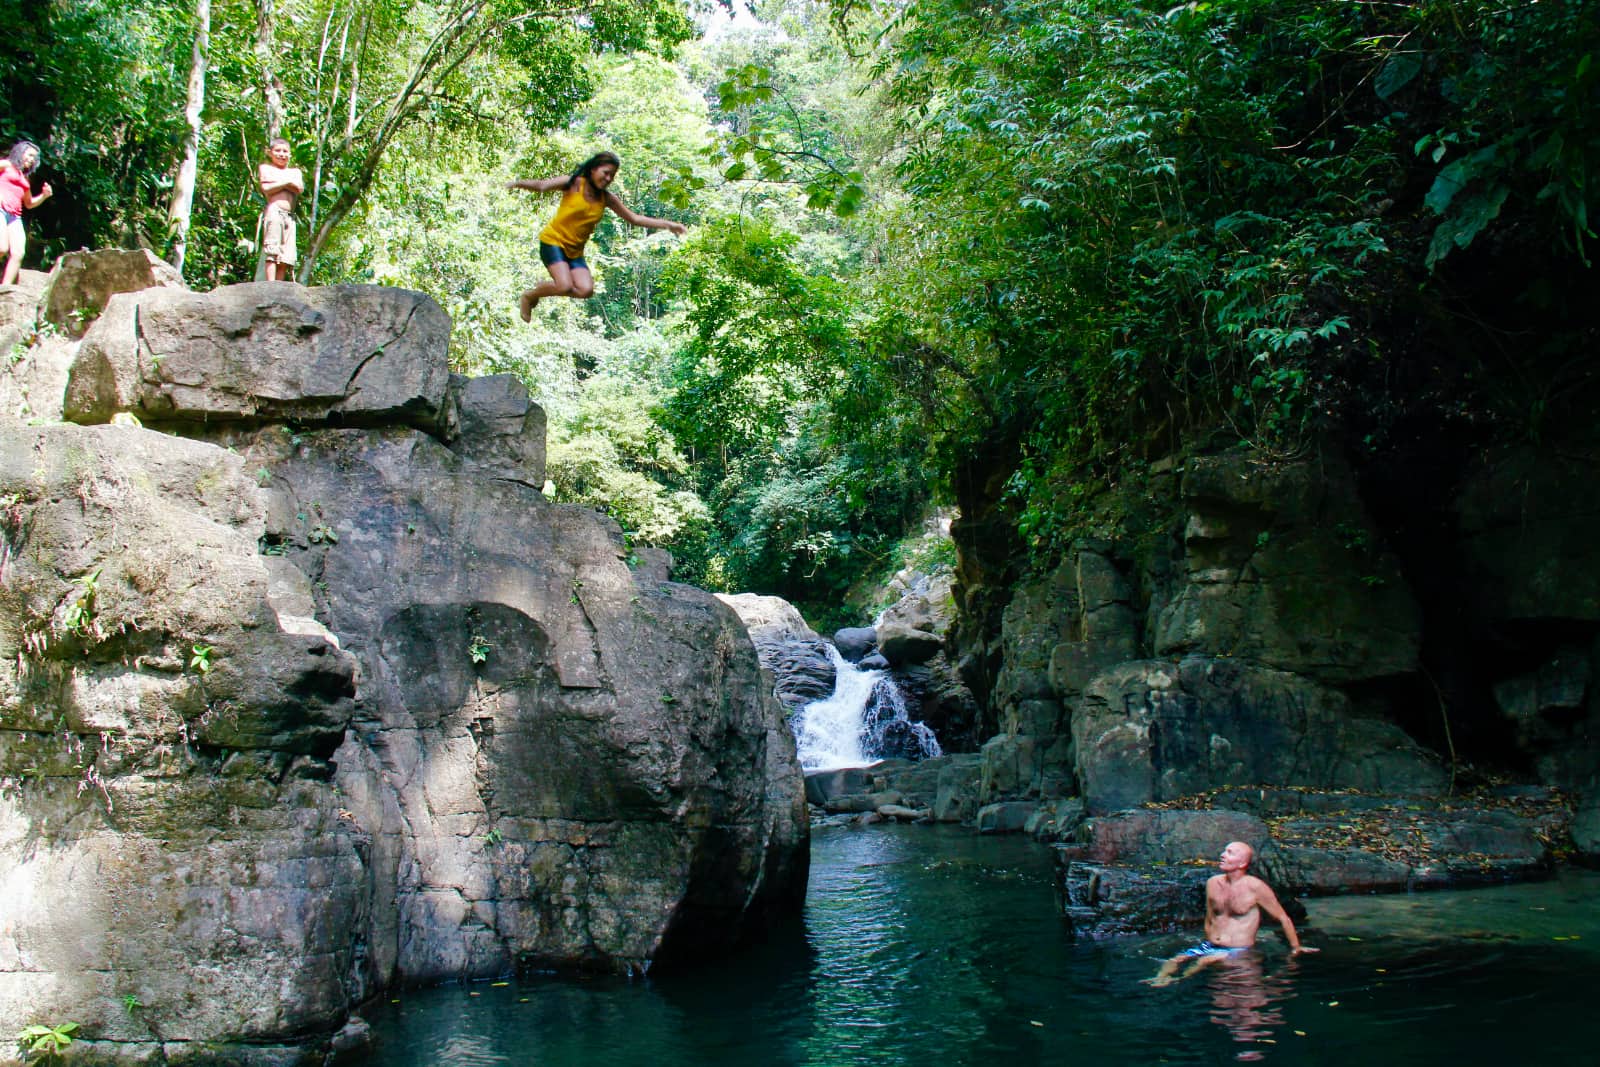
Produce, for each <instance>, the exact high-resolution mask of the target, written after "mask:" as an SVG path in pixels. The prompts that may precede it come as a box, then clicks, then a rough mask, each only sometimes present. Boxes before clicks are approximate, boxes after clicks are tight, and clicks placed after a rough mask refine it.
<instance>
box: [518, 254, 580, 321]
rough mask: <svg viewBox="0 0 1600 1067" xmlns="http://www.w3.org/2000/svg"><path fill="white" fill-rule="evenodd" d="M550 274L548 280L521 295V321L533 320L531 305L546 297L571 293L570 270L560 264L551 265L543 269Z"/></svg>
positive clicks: (565, 265)
mask: <svg viewBox="0 0 1600 1067" xmlns="http://www.w3.org/2000/svg"><path fill="white" fill-rule="evenodd" d="M545 270H547V271H549V272H550V280H549V281H547V282H540V283H539V284H538V285H536V286H534V287H533V288H532V289H529V290H527V291H526V292H524V293H523V294H522V301H521V308H522V321H523V322H530V321H532V319H533V305H535V304H537V303H538V302H539V301H541V300H543V299H544V298H545V297H547V296H566V295H567V294H568V293H570V292H572V268H571V267H569V266H567V264H565V263H562V262H559V261H557V262H555V263H551V264H549V265H548V266H546V267H545Z"/></svg>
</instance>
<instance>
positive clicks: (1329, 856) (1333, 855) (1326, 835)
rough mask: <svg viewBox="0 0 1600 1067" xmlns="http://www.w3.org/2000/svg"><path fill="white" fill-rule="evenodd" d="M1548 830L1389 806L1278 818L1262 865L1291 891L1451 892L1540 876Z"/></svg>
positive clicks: (1505, 818)
mask: <svg viewBox="0 0 1600 1067" xmlns="http://www.w3.org/2000/svg"><path fill="white" fill-rule="evenodd" d="M1552 830H1559V827H1558V826H1557V825H1555V824H1554V823H1541V821H1540V820H1537V819H1529V818H1526V817H1523V816H1520V815H1518V814H1515V813H1513V812H1508V811H1483V810H1471V809H1467V810H1459V811H1449V810H1422V811H1419V810H1416V809H1414V808H1413V809H1407V808H1402V807H1398V806H1391V807H1389V808H1385V809H1379V810H1377V811H1374V812H1370V813H1367V814H1364V815H1362V816H1360V817H1355V818H1353V817H1351V816H1350V815H1348V814H1338V815H1331V816H1320V817H1309V818H1300V819H1289V820H1284V821H1282V822H1280V823H1278V824H1277V834H1278V840H1277V841H1276V842H1275V843H1274V845H1273V847H1272V849H1271V850H1270V851H1268V852H1265V853H1263V854H1262V857H1261V864H1262V870H1263V872H1264V873H1265V874H1266V875H1267V876H1269V877H1270V878H1271V879H1272V880H1273V881H1274V882H1275V883H1277V884H1280V885H1287V886H1293V887H1294V888H1295V891H1297V892H1309V893H1324V894H1327V893H1375V892H1395V891H1410V890H1417V889H1435V888H1456V887H1460V886H1468V885H1480V884H1485V883H1494V882H1504V881H1509V880H1513V879H1526V878H1534V877H1540V876H1542V875H1544V874H1545V873H1546V872H1547V871H1548V870H1549V868H1550V863H1551V857H1550V850H1549V848H1548V847H1547V846H1546V845H1545V844H1544V842H1543V841H1542V840H1541V835H1549V834H1550V832H1551V831H1552ZM1375 846H1376V847H1375Z"/></svg>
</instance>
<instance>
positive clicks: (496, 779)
mask: <svg viewBox="0 0 1600 1067" xmlns="http://www.w3.org/2000/svg"><path fill="white" fill-rule="evenodd" d="M41 281H42V280H41V279H38V278H37V277H34V278H27V279H25V282H26V284H25V285H24V286H23V287H22V288H21V289H19V290H13V291H11V292H10V293H8V294H6V295H5V301H4V302H3V307H0V312H3V314H0V319H3V320H4V321H0V332H4V333H5V334H6V337H8V338H10V337H14V338H15V339H14V340H12V341H11V344H12V346H13V348H12V351H13V352H15V353H17V355H16V358H14V359H12V360H11V361H10V362H9V364H8V365H7V367H6V369H5V374H4V375H3V376H0V405H4V406H5V411H4V415H3V417H0V509H3V510H0V533H3V542H0V785H3V787H4V788H3V792H0V1028H4V1027H9V1028H10V1029H8V1030H6V1031H5V1032H7V1033H15V1032H17V1031H18V1030H20V1029H21V1028H22V1026H24V1025H26V1024H29V1023H34V1022H45V1021H48V1022H60V1021H64V1020H69V1019H70V1020H72V1021H75V1022H77V1023H78V1024H79V1025H80V1030H79V1033H78V1037H79V1038H80V1042H79V1044H78V1046H77V1047H75V1051H78V1050H79V1049H81V1052H82V1057H83V1062H93V1061H95V1060H100V1061H103V1062H158V1063H173V1064H176V1063H207V1064H216V1063H238V1064H269V1063H270V1064H287V1063H310V1062H320V1061H321V1058H322V1056H323V1055H324V1054H325V1053H326V1052H327V1051H328V1050H329V1049H330V1047H331V1048H338V1047H342V1046H343V1045H345V1044H348V1043H350V1042H351V1041H353V1040H356V1039H357V1037H358V1034H359V1030H360V1024H359V1020H358V1019H357V1020H354V1021H352V1017H353V1013H354V1012H355V1011H356V1010H358V1009H359V1007H360V1005H361V1004H362V1003H364V1002H365V1001H366V1000H368V999H369V998H371V997H373V996H374V995H376V994H377V993H378V992H379V991H381V990H382V989H384V988H386V987H388V986H391V985H394V984H397V983H406V982H427V981H435V980H439V979H445V978H477V977H489V976H495V975H500V974H504V973H507V972H509V971H511V970H513V969H515V968H518V967H539V968H560V969H596V970H607V971H641V970H643V969H644V968H646V967H649V966H651V965H653V964H656V963H661V964H669V963H674V962H677V961H683V960H689V959H692V958H694V957H697V956H701V955H704V954H707V953H712V952H716V951H718V950H721V949H724V948H726V947H728V946H730V945H732V944H734V943H736V942H738V941H740V940H741V939H743V938H745V937H747V936H749V935H751V934H752V933H754V932H756V931H759V930H760V929H762V928H763V927H764V925H765V924H766V923H768V922H769V921H771V920H772V919H773V918H774V917H776V916H778V915H780V914H784V913H788V912H792V911H794V910H795V909H797V908H798V906H799V904H800V903H801V901H802V899H803V894H804V885H805V876H806V866H807V827H806V818H805V804H804V795H803V783H802V780H801V776H800V773H799V768H798V765H797V763H796V762H795V756H794V742H793V739H792V736H791V735H790V733H789V731H788V728H787V726H786V724H785V722H784V720H783V716H782V711H781V707H780V705H779V703H778V701H777V699H776V697H775V696H774V694H773V685H772V678H771V676H770V675H769V674H767V673H766V672H764V671H763V670H762V669H761V667H760V665H759V664H758V661H757V658H756V654H755V651H754V649H753V647H752V645H751V643H750V639H749V636H748V635H747V633H746V630H745V628H744V626H743V625H742V624H741V623H740V621H739V619H738V617H737V616H736V615H735V614H734V613H733V612H732V611H731V610H730V609H729V608H727V607H726V606H725V605H723V604H721V603H720V602H719V601H717V600H716V599H715V598H714V597H712V596H710V595H709V594H706V593H703V592H700V591H698V590H695V589H691V588H688V587H684V586H678V585H673V584H671V583H667V582H663V581H661V580H660V577H661V576H660V575H659V574H651V573H649V572H647V571H646V570H644V569H641V570H640V571H639V572H634V571H631V570H630V569H629V567H628V565H627V563H626V562H625V557H626V555H627V553H626V551H625V549H624V547H623V545H622V541H621V537H620V533H619V531H618V530H617V528H616V527H615V525H614V524H613V523H611V522H610V520H608V519H606V518H605V517H603V516H601V515H599V514H597V513H595V512H593V511H590V510H588V509H584V508H575V507H564V506H557V505H552V504H550V503H549V502H548V501H547V500H545V498H544V497H543V495H542V494H541V492H540V491H539V490H540V486H541V485H542V484H543V480H544V475H543V443H544V441H543V434H544V422H543V415H542V412H540V411H539V409H538V408H537V407H536V406H534V405H532V404H530V403H529V401H528V399H527V396H526V393H525V392H524V390H523V389H522V386H521V385H520V383H518V382H517V381H516V380H515V379H513V378H511V377H509V376H501V377H497V378H488V379H476V380H467V379H463V378H460V377H458V376H453V375H451V374H450V373H449V371H448V364H447V349H448V338H449V321H448V319H447V318H446V316H445V315H444V314H443V313H442V312H441V311H440V309H439V308H438V307H437V305H435V304H434V303H433V302H432V301H431V300H429V299H427V298H426V297H423V296H421V295H419V294H415V293H408V292H404V291H399V290H389V289H381V288H375V287H332V288H327V289H311V290H308V289H303V288H301V287H299V286H294V285H290V284H286V283H263V284H255V285H243V286H235V287H231V288H227V289H221V290H217V291H215V292H213V293H209V294H203V295H202V294H195V293H190V292H188V291H186V290H184V289H182V288H181V287H177V286H175V285H172V284H163V282H164V281H167V282H170V279H163V277H162V276H161V275H160V272H159V268H158V267H156V266H154V265H152V264H151V263H150V261H149V260H148V258H147V257H145V256H144V254H143V253H96V254H93V255H87V256H80V255H74V256H68V257H64V258H63V261H62V263H61V264H60V265H59V266H58V268H57V271H56V272H55V274H54V275H53V276H52V278H51V279H50V280H49V282H48V285H41V284H40V283H41ZM0 339H4V338H0ZM52 405H54V406H52ZM63 416H64V417H65V419H66V420H68V421H67V423H61V422H58V421H56V420H57V419H59V418H61V417H63ZM130 416H131V417H130ZM107 423H110V424H107ZM141 423H142V425H141Z"/></svg>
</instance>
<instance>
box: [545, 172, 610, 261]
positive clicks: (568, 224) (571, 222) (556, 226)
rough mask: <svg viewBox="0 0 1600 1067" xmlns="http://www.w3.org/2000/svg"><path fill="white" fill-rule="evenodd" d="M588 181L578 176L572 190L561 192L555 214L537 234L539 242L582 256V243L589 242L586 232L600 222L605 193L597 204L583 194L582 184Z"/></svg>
mask: <svg viewBox="0 0 1600 1067" xmlns="http://www.w3.org/2000/svg"><path fill="white" fill-rule="evenodd" d="M587 184H588V183H587V182H586V181H585V180H584V179H582V178H580V179H578V180H577V181H576V182H574V183H573V186H572V188H571V189H568V190H567V191H566V192H564V193H562V194H561V206H560V207H558V208H556V217H555V218H553V219H551V220H550V225H548V226H546V227H545V228H544V230H543V231H541V232H540V234H539V240H540V241H542V242H543V243H545V244H547V245H556V246H558V247H559V248H560V249H561V251H563V252H565V253H566V254H567V257H568V258H569V259H577V258H578V257H579V256H581V255H583V246H584V245H585V244H587V243H588V242H589V235H590V234H592V233H594V228H595V227H596V226H598V225H600V216H601V215H604V214H605V213H606V201H605V194H604V193H601V194H600V202H599V203H594V202H592V201H590V200H589V198H588V197H586V196H584V195H583V187H584V186H585V185H587Z"/></svg>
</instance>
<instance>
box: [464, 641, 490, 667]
mask: <svg viewBox="0 0 1600 1067" xmlns="http://www.w3.org/2000/svg"><path fill="white" fill-rule="evenodd" d="M493 647H494V646H493V645H491V644H489V642H488V641H487V640H486V639H485V638H484V636H483V635H482V634H473V635H472V643H471V644H469V645H467V655H468V656H470V657H471V658H472V662H474V663H487V662H489V649H491V648H493Z"/></svg>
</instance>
